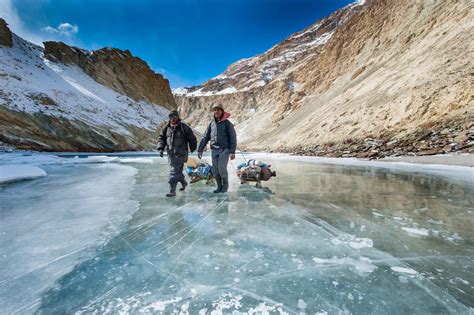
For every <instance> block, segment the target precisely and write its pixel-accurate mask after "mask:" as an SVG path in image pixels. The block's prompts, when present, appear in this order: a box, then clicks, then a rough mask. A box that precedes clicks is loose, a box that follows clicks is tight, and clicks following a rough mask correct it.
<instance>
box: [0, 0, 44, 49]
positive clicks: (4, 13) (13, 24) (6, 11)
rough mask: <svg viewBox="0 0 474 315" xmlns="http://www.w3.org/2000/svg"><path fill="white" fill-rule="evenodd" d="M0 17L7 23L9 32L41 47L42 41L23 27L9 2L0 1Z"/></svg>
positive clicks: (7, 0) (8, 0) (5, 0)
mask: <svg viewBox="0 0 474 315" xmlns="http://www.w3.org/2000/svg"><path fill="white" fill-rule="evenodd" d="M0 17H2V18H3V19H4V20H5V21H6V22H7V23H8V26H9V28H10V30H11V31H12V32H13V33H15V34H17V35H18V36H20V37H22V38H24V39H26V40H28V41H30V42H32V43H35V44H37V45H40V46H43V39H42V38H41V37H40V36H38V35H35V34H33V33H31V32H30V31H29V30H28V29H27V28H26V27H25V26H24V25H23V22H22V21H21V19H20V16H19V15H18V12H17V11H16V9H15V7H14V5H13V4H12V1H11V0H0Z"/></svg>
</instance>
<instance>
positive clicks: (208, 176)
mask: <svg viewBox="0 0 474 315" xmlns="http://www.w3.org/2000/svg"><path fill="white" fill-rule="evenodd" d="M185 166H186V174H188V176H189V178H190V180H191V184H193V183H196V182H199V181H201V180H205V181H206V184H207V185H209V184H210V183H212V181H213V179H214V176H212V167H211V165H209V163H207V162H205V161H203V160H201V159H195V158H192V157H189V158H188V161H187V162H186V165H185Z"/></svg>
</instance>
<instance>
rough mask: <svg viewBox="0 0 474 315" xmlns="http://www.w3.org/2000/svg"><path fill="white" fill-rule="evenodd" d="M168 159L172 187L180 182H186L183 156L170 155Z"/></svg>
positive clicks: (169, 180) (169, 181)
mask: <svg viewBox="0 0 474 315" xmlns="http://www.w3.org/2000/svg"><path fill="white" fill-rule="evenodd" d="M168 161H169V163H170V167H171V168H170V176H169V179H168V183H169V184H170V186H171V188H176V185H178V183H179V182H181V183H182V182H184V181H185V178H184V174H183V168H184V161H183V159H182V158H177V157H173V156H171V157H170V156H168Z"/></svg>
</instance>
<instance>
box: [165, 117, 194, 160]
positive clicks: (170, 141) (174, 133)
mask: <svg viewBox="0 0 474 315" xmlns="http://www.w3.org/2000/svg"><path fill="white" fill-rule="evenodd" d="M188 146H189V150H190V151H191V152H193V151H194V150H196V147H197V140H196V136H195V135H194V133H193V131H192V129H191V127H189V126H188V125H186V124H185V123H183V122H181V121H178V123H177V124H176V126H175V127H174V128H173V127H171V125H170V124H169V123H168V125H166V127H165V128H163V130H162V131H161V134H160V137H159V139H158V150H160V151H164V150H165V149H167V152H168V156H175V157H182V158H183V160H184V161H186V160H187V159H188Z"/></svg>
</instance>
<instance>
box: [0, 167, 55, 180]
mask: <svg viewBox="0 0 474 315" xmlns="http://www.w3.org/2000/svg"><path fill="white" fill-rule="evenodd" d="M46 175H48V174H47V173H46V172H45V171H44V170H43V169H41V168H39V167H37V166H31V165H0V184H6V183H11V182H16V181H21V180H27V179H33V178H38V177H43V176H46Z"/></svg>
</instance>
